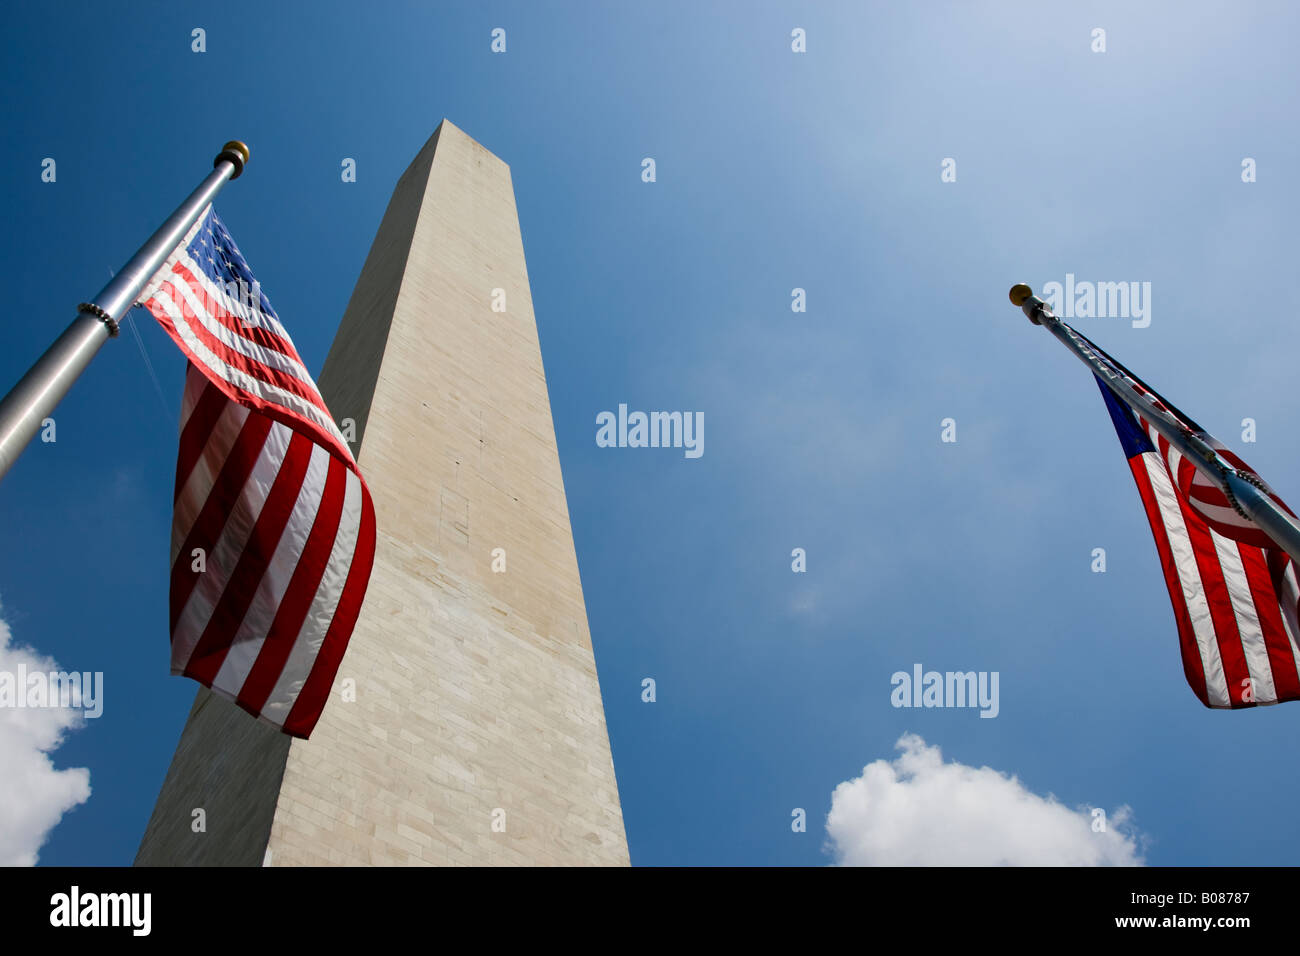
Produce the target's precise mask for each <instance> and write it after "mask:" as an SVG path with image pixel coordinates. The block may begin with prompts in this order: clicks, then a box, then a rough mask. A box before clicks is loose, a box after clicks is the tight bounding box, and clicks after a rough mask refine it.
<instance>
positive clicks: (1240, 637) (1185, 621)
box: [1129, 420, 1300, 707]
mask: <svg viewBox="0 0 1300 956" xmlns="http://www.w3.org/2000/svg"><path fill="white" fill-rule="evenodd" d="M1141 425H1142V427H1143V428H1144V429H1145V431H1146V433H1147V435H1148V437H1149V438H1150V440H1151V443H1152V445H1154V446H1155V448H1156V449H1158V451H1148V452H1145V453H1143V454H1139V455H1134V456H1133V457H1132V458H1130V459H1129V466H1130V468H1131V469H1132V471H1133V477H1134V479H1135V480H1136V481H1137V486H1138V491H1139V493H1140V494H1141V496H1142V503H1143V505H1144V506H1145V508H1146V512H1147V518H1148V520H1149V522H1150V524H1151V531H1152V533H1153V534H1154V536H1155V541H1156V549H1157V551H1158V552H1159V553H1160V564H1161V566H1162V568H1163V570H1164V575H1165V583H1166V585H1167V586H1168V589H1169V597H1170V599H1171V601H1172V602H1173V607H1174V617H1175V619H1176V620H1177V624H1178V637H1179V644H1180V648H1181V651H1182V658H1183V671H1184V673H1185V675H1186V677H1187V682H1188V683H1189V684H1190V685H1191V687H1192V690H1193V691H1194V692H1195V693H1196V696H1197V697H1199V698H1200V700H1201V702H1202V703H1203V704H1205V705H1206V706H1207V707H1250V706H1254V705H1257V704H1276V703H1281V702H1282V701H1288V700H1297V699H1300V583H1298V582H1297V579H1296V572H1295V568H1294V566H1293V564H1292V561H1291V558H1290V557H1289V556H1288V555H1287V554H1285V553H1284V552H1283V551H1281V549H1279V548H1277V547H1276V545H1273V544H1272V542H1271V541H1270V542H1269V546H1268V547H1259V546H1257V545H1255V544H1251V543H1247V542H1246V541H1244V540H1241V537H1240V536H1239V535H1238V536H1229V535H1227V534H1224V533H1222V532H1221V531H1220V530H1218V529H1217V527H1216V526H1214V525H1211V524H1210V523H1208V522H1207V521H1206V520H1205V518H1204V517H1203V515H1202V513H1201V507H1200V506H1198V504H1197V503H1195V502H1194V500H1193V499H1191V498H1189V497H1188V493H1187V491H1186V490H1185V489H1186V488H1188V487H1191V488H1193V490H1196V489H1198V488H1199V486H1198V485H1196V484H1194V483H1192V482H1191V480H1190V479H1189V477H1188V475H1187V471H1186V470H1187V469H1192V471H1195V469H1194V468H1192V466H1191V464H1190V463H1189V462H1187V461H1184V460H1182V459H1181V457H1180V456H1179V455H1178V453H1177V451H1174V450H1171V449H1170V447H1169V443H1168V442H1167V441H1166V440H1165V439H1164V438H1163V437H1161V436H1160V434H1159V432H1157V431H1156V429H1155V428H1154V427H1152V426H1151V425H1150V423H1148V422H1146V421H1145V420H1141ZM1216 490H1217V489H1216ZM1200 500H1201V502H1202V504H1203V503H1204V499H1200ZM1225 504H1226V502H1225ZM1233 514H1234V515H1235V514H1236V512H1233ZM1252 527H1253V525H1252Z"/></svg>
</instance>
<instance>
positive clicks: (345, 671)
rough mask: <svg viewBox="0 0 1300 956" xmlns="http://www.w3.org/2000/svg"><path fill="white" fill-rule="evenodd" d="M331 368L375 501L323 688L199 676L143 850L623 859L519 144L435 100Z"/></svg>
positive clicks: (366, 858)
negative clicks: (268, 699)
mask: <svg viewBox="0 0 1300 956" xmlns="http://www.w3.org/2000/svg"><path fill="white" fill-rule="evenodd" d="M290 328H292V323H290ZM319 385H320V389H321V393H322V394H323V396H324V398H325V401H326V403H327V405H328V406H329V408H330V411H331V412H332V413H333V414H334V416H335V418H336V419H338V420H339V421H340V423H341V424H343V425H344V427H345V428H346V424H347V423H346V422H345V421H344V420H345V419H352V421H353V423H354V425H355V438H356V440H355V442H354V443H353V445H352V448H353V451H354V453H356V455H357V460H358V463H359V464H360V467H361V471H362V474H364V475H365V477H366V481H367V483H368V484H369V486H370V490H371V493H372V495H373V497H374V502H375V508H376V516H377V524H378V549H377V554H376V557H375V566H374V572H373V574H372V576H371V579H370V586H369V589H368V591H367V595H366V600H365V604H364V606H363V607H362V610H361V615H360V618H359V619H358V621H357V625H356V629H355V631H354V632H353V635H352V640H351V643H350V644H349V646H348V651H347V654H346V656H345V657H344V659H343V664H342V666H341V667H340V669H339V674H338V678H337V680H336V682H335V687H334V690H333V693H332V694H331V698H330V702H329V704H328V705H327V706H326V708H325V713H324V715H323V716H322V718H321V720H320V723H319V724H318V725H317V726H316V729H315V731H314V732H313V734H312V737H311V739H310V740H307V741H304V740H295V739H291V738H289V737H286V736H284V735H282V734H280V733H278V732H276V731H275V730H274V729H273V728H270V727H268V726H266V725H264V724H261V723H259V722H258V721H256V720H254V719H253V718H252V717H250V716H249V715H248V714H246V713H244V712H243V711H242V710H240V709H239V708H237V707H235V706H234V705H233V704H231V703H229V702H227V701H226V700H224V699H222V698H220V697H216V696H214V695H212V694H211V693H209V692H208V691H207V690H204V689H201V690H200V691H199V694H198V696H197V698H196V699H195V702H194V707H193V709H192V710H191V712H190V715H189V719H188V721H187V723H186V725H185V729H184V731H183V733H182V735H181V739H180V744H179V745H178V746H177V748H176V754H175V756H174V757H173V759H172V764H171V767H170V769H169V770H168V773H167V777H166V779H165V781H164V783H163V788H162V793H161V794H160V796H159V798H158V802H157V805H156V806H155V807H154V811H153V815H152V817H151V818H150V820H149V825H148V829H147V830H146V832H145V835H144V839H143V840H142V841H141V844H140V850H139V853H138V854H137V856H136V863H137V865H258V864H264V863H265V864H270V865H273V866H281V865H301V864H307V865H313V864H314V865H330V864H341V865H357V864H359V865H366V864H396V865H404V864H485V865H487V864H541V865H546V864H626V863H627V862H628V851H627V842H626V838H625V836H624V831H623V816H622V811H621V809H620V806H619V797H618V787H617V784H616V783H615V780H614V766H613V761H612V759H611V756H610V748H609V739H608V736H607V733H606V729H605V716H604V709H603V707H602V704H601V695H600V685H599V683H598V682H597V678H596V667H595V660H594V657H593V654H592V648H591V637H590V635H589V633H588V629H587V612H586V607H585V605H584V603H583V597H582V584H581V581H580V580H579V576H578V562H577V556H576V554H575V551H574V545H573V534H572V531H571V530H570V525H569V512H568V506H567V503H566V500H565V495H564V483H563V480H562V478H561V474H560V461H559V455H558V453H557V450H556V443H555V431H554V427H553V425H552V421H551V411H550V402H549V399H548V397H547V390H546V377H545V373H544V370H543V367H542V356H541V349H540V346H539V344H538V338H537V325H536V320H535V319H534V317H533V306H532V297H531V294H530V292H529V287H528V274H527V269H526V266H525V264H524V249H523V242H522V239H521V237H520V231H519V220H518V216H517V213H516V211H515V201H514V189H513V186H512V183H511V179H510V168H509V167H508V166H507V165H506V164H505V163H503V162H502V161H501V160H500V159H498V158H497V157H496V156H494V155H493V154H492V153H490V152H488V150H486V149H484V148H483V147H482V146H480V145H479V144H478V143H476V142H475V141H474V140H472V139H470V138H469V137H468V136H467V135H465V134H464V133H463V132H461V131H460V130H459V129H457V128H456V127H455V126H453V125H452V124H451V123H449V122H447V121H446V120H443V122H442V123H441V124H440V125H439V126H438V129H437V130H436V131H435V132H434V134H433V136H432V137H431V138H430V139H429V141H428V142H427V143H426V144H425V145H424V148H423V149H421V150H420V153H419V155H417V156H416V157H415V160H414V161H413V162H412V163H411V165H410V167H409V168H407V170H406V172H405V173H403V174H402V177H401V179H400V180H399V181H398V183H397V188H396V189H395V190H394V192H393V196H392V199H391V200H390V201H389V204H388V209H387V211H386V212H385V213H384V218H383V221H382V223H381V224H380V226H379V233H378V235H377V236H376V237H375V241H374V243H373V245H372V246H371V248H370V254H369V256H368V257H367V258H366V263H365V267H364V268H363V269H362V272H361V277H360V278H359V279H358V280H357V285H356V288H355V289H354V290H353V293H352V299H351V301H350V302H349V303H348V307H347V311H346V312H345V314H344V316H343V321H342V323H341V324H340V326H339V330H338V334H337V335H336V336H335V339H334V344H333V346H332V347H331V349H330V353H329V357H328V358H327V359H326V361H325V367H324V370H323V371H322V372H321V375H320V379H319ZM200 811H201V812H200Z"/></svg>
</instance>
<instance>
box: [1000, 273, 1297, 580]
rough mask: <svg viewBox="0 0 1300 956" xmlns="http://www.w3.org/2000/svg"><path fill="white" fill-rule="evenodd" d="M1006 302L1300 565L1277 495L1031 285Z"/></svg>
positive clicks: (1290, 521) (1293, 531)
mask: <svg viewBox="0 0 1300 956" xmlns="http://www.w3.org/2000/svg"><path fill="white" fill-rule="evenodd" d="M1010 297H1011V303H1012V305H1016V306H1019V307H1020V310H1021V311H1022V312H1024V313H1025V315H1026V317H1028V319H1029V321H1030V322H1033V323H1034V325H1041V326H1043V327H1044V328H1046V329H1047V330H1048V331H1049V332H1051V333H1052V334H1053V335H1054V336H1056V338H1057V339H1059V340H1060V342H1061V344H1063V345H1064V346H1065V347H1066V348H1068V349H1069V350H1070V351H1071V352H1073V353H1074V354H1075V356H1077V357H1078V358H1079V360H1080V361H1082V362H1083V363H1084V364H1085V365H1087V366H1088V367H1089V368H1091V369H1092V370H1093V372H1095V373H1096V374H1097V375H1098V377H1100V378H1101V380H1102V381H1103V382H1105V383H1106V386H1107V387H1108V388H1109V389H1110V390H1111V391H1112V392H1113V393H1114V394H1115V397H1116V398H1118V399H1120V401H1122V402H1124V404H1126V405H1127V406H1128V407H1129V408H1131V409H1132V410H1133V411H1134V412H1136V413H1137V414H1139V415H1141V416H1142V417H1143V418H1144V419H1146V420H1147V421H1148V422H1150V423H1151V424H1152V426H1154V428H1155V429H1156V431H1158V432H1159V433H1160V434H1161V435H1162V436H1164V438H1165V439H1166V440H1167V441H1168V442H1169V444H1170V445H1172V446H1173V447H1174V448H1176V449H1178V451H1179V453H1180V454H1182V456H1183V457H1184V458H1187V459H1188V460H1189V461H1191V462H1192V463H1193V464H1195V465H1196V466H1197V467H1198V468H1199V469H1200V471H1201V472H1202V474H1204V475H1206V476H1207V477H1209V478H1210V480H1211V481H1213V482H1214V483H1215V484H1216V485H1218V487H1219V489H1220V490H1221V491H1222V492H1223V493H1224V495H1226V496H1227V498H1228V500H1229V501H1230V502H1235V504H1236V505H1237V507H1238V510H1239V511H1240V512H1241V513H1242V514H1244V515H1245V516H1246V517H1248V518H1250V520H1252V521H1254V522H1255V524H1257V525H1258V526H1259V527H1260V529H1261V530H1262V531H1263V532H1264V533H1265V534H1267V535H1268V536H1269V537H1270V538H1272V539H1273V540H1274V541H1276V542H1277V544H1278V545H1279V547H1281V548H1282V549H1283V550H1284V551H1286V553H1287V554H1289V555H1291V560H1292V561H1294V562H1296V566H1297V567H1300V523H1297V522H1296V519H1294V518H1292V517H1291V516H1290V515H1289V514H1287V512H1286V511H1285V510H1283V509H1282V508H1281V507H1280V506H1279V505H1278V503H1277V502H1276V501H1274V500H1273V499H1272V498H1270V497H1269V496H1268V494H1267V493H1265V491H1264V490H1263V489H1261V488H1257V487H1256V486H1255V485H1254V484H1253V483H1252V482H1251V481H1250V480H1249V479H1247V478H1245V477H1243V476H1242V475H1241V473H1240V472H1238V471H1237V469H1236V467H1234V466H1233V465H1232V463H1231V462H1229V461H1227V460H1225V459H1224V458H1222V457H1220V455H1219V454H1218V452H1216V451H1215V450H1214V449H1213V448H1212V447H1211V446H1210V445H1209V444H1208V443H1207V442H1206V441H1205V439H1204V438H1202V437H1201V436H1200V435H1198V434H1196V433H1195V432H1190V431H1187V430H1185V429H1183V428H1182V427H1180V426H1179V425H1178V424H1177V423H1175V422H1174V421H1172V420H1171V419H1170V418H1169V417H1168V416H1166V415H1165V414H1164V413H1163V412H1162V411H1161V410H1160V409H1159V408H1157V407H1156V405H1155V404H1154V402H1153V401H1152V399H1151V398H1149V397H1148V396H1146V395H1144V394H1142V393H1141V392H1139V391H1138V390H1137V389H1135V388H1133V386H1131V385H1130V384H1129V383H1128V382H1127V381H1125V379H1124V378H1123V377H1122V376H1121V375H1119V374H1118V373H1117V372H1116V371H1115V370H1114V369H1112V368H1111V367H1110V365H1109V363H1107V362H1106V361H1105V360H1104V359H1102V357H1101V356H1099V355H1097V353H1096V352H1094V351H1093V350H1092V349H1091V348H1089V347H1088V345H1087V344H1086V343H1085V342H1083V341H1082V340H1081V338H1080V336H1079V335H1078V333H1076V332H1075V331H1074V329H1072V328H1070V327H1069V326H1068V325H1066V324H1065V323H1064V322H1062V321H1061V319H1060V318H1059V317H1058V316H1056V315H1055V314H1054V313H1053V312H1052V310H1051V309H1049V308H1048V307H1047V305H1046V303H1044V302H1043V300H1042V299H1040V298H1039V297H1038V296H1036V295H1034V291H1033V289H1031V288H1029V286H1027V285H1024V284H1023V283H1022V284H1018V285H1014V286H1012V287H1011V293H1010Z"/></svg>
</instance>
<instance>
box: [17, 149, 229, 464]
mask: <svg viewBox="0 0 1300 956" xmlns="http://www.w3.org/2000/svg"><path fill="white" fill-rule="evenodd" d="M247 162H248V147H247V146H245V145H244V144H243V143H241V142H238V141H235V140H232V141H231V142H229V143H227V144H226V145H225V146H223V147H222V148H221V152H220V153H218V154H217V158H216V159H215V160H213V162H212V167H213V168H212V172H210V173H209V174H208V175H207V178H205V179H204V180H203V182H202V183H200V184H199V187H198V188H197V189H195V190H194V192H192V193H190V196H189V198H188V199H186V200H185V202H183V203H181V205H180V206H179V208H177V210H176V211H175V212H174V213H172V214H171V216H169V217H168V219H167V221H166V222H164V223H163V224H162V225H161V226H160V227H159V228H158V231H157V232H155V233H154V234H153V235H152V236H150V237H149V241H148V242H146V243H145V244H144V245H143V246H141V247H140V249H139V251H138V252H136V254H135V255H133V256H132V257H131V259H130V261H129V262H127V264H126V265H124V266H123V267H122V268H121V269H119V270H118V272H117V274H116V275H115V276H114V277H113V279H112V280H111V281H110V282H109V283H108V285H106V286H104V288H103V289H101V290H100V292H99V294H98V295H97V296H95V297H94V298H93V299H91V300H90V301H89V302H83V303H81V304H80V305H79V306H77V317H76V318H75V319H73V320H72V324H71V325H69V326H68V327H67V328H66V329H64V331H63V334H62V335H60V336H59V337H58V338H57V339H55V340H54V344H53V345H51V346H50V347H49V348H48V349H46V350H45V354H44V355H42V356H41V357H40V358H39V359H37V360H36V364H35V365H33V366H32V367H31V368H30V369H28V371H27V374H26V375H24V376H23V377H22V378H21V379H19V381H18V384H17V385H15V386H14V387H13V388H12V389H10V390H9V394H8V395H6V396H5V397H4V398H3V399H0V479H3V478H4V476H5V475H6V474H7V473H8V471H9V469H10V468H11V467H12V466H13V463H14V462H15V461H17V460H18V456H19V455H21V454H22V452H23V449H24V448H26V447H27V443H28V442H30V441H31V440H32V438H33V437H34V436H35V435H36V432H37V431H39V430H40V427H41V422H43V421H44V420H45V419H46V418H47V417H49V414H50V413H51V412H53V411H54V408H55V406H56V405H58V404H59V402H60V401H62V399H63V396H64V395H66V394H67V393H68V389H69V388H71V387H72V383H73V382H75V381H76V380H77V378H78V376H80V375H81V373H82V372H83V371H85V369H86V366H87V365H89V364H90V360H91V359H92V358H94V357H95V354H96V353H97V352H98V351H99V349H100V346H102V345H103V344H104V343H105V342H107V341H108V340H109V339H110V338H112V337H114V336H116V335H117V332H118V322H120V321H121V320H122V318H123V316H125V315H126V313H127V312H128V311H129V310H130V309H131V306H132V304H133V303H134V302H135V300H136V297H137V296H139V294H140V292H141V290H142V289H144V287H145V285H146V284H147V283H148V282H149V280H150V279H152V278H153V276H154V273H156V272H157V271H158V268H159V267H160V266H161V265H162V264H163V261H164V260H165V259H166V258H167V257H168V256H169V255H171V254H172V252H173V251H175V249H176V247H177V246H178V245H179V244H180V241H181V239H183V238H184V236H185V233H186V232H188V231H189V228H190V226H192V225H194V221H195V220H196V219H197V218H198V217H199V213H201V212H202V211H203V210H204V208H205V207H206V206H207V205H208V203H210V202H211V201H212V198H213V197H214V196H215V195H216V194H217V193H218V192H219V191H220V190H221V187H222V186H224V185H225V184H226V182H227V181H228V180H231V179H237V178H238V177H239V174H240V173H242V172H243V171H244V164H245V163H247Z"/></svg>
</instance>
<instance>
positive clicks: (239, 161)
mask: <svg viewBox="0 0 1300 956" xmlns="http://www.w3.org/2000/svg"><path fill="white" fill-rule="evenodd" d="M223 161H224V162H228V163H230V165H232V166H234V167H235V171H234V172H233V173H231V174H230V178H231V179H238V178H239V174H240V173H242V172H243V171H244V164H245V163H247V162H248V144H247V143H241V142H240V141H239V140H237V139H232V140H231V141H230V142H228V143H227V144H226V145H225V146H222V147H221V152H219V153H217V158H216V159H214V160H213V161H212V165H213V166H214V167H215V166H218V165H220V164H221V163H222V162H223Z"/></svg>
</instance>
